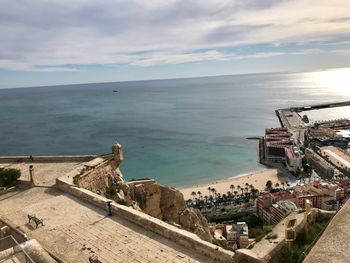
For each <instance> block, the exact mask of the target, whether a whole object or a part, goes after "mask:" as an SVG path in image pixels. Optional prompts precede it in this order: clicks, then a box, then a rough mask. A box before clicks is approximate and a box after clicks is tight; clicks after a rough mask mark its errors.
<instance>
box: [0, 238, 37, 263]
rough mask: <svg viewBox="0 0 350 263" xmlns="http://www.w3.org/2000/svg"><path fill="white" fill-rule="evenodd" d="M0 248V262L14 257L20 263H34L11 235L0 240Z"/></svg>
mask: <svg viewBox="0 0 350 263" xmlns="http://www.w3.org/2000/svg"><path fill="white" fill-rule="evenodd" d="M0 247H1V249H2V251H0V261H2V260H5V259H8V258H11V257H13V256H16V257H17V258H18V260H19V261H20V262H23V263H35V262H34V260H33V259H32V258H31V257H30V256H29V255H28V254H27V252H26V251H25V250H24V249H23V248H22V247H21V246H20V244H19V243H18V242H17V240H16V239H15V238H14V237H13V236H12V235H10V236H6V237H3V238H1V239H0Z"/></svg>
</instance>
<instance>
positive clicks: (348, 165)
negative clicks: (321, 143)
mask: <svg viewBox="0 0 350 263" xmlns="http://www.w3.org/2000/svg"><path fill="white" fill-rule="evenodd" d="M321 154H322V156H323V157H324V158H325V159H326V160H328V161H329V162H331V163H332V164H333V165H334V166H335V167H337V168H338V169H339V170H341V171H344V172H346V173H350V155H349V154H348V153H347V152H346V151H343V150H341V149H339V148H337V147H334V146H326V147H322V148H321Z"/></svg>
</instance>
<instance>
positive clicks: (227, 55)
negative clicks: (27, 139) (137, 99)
mask: <svg viewBox="0 0 350 263" xmlns="http://www.w3.org/2000/svg"><path fill="white" fill-rule="evenodd" d="M0 36H1V39H0V88H12V87H26V86H42V85H58V84H71V83H91V82H110V81H126V80H141V79H162V78H181V77H193V76H212V75H227V74H246V73H264V72H300V71H313V70H321V69H327V68H341V67H349V66H350V65H349V64H350V1H349V0H331V1H330V0H307V1H306V0H231V1H228V0H165V1H164V0H113V1H112V0H103V1H101V0H73V1H72V0H35V1H33V0H0Z"/></svg>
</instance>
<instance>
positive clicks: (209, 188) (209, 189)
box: [208, 186, 211, 195]
mask: <svg viewBox="0 0 350 263" xmlns="http://www.w3.org/2000/svg"><path fill="white" fill-rule="evenodd" d="M208 191H209V195H210V193H211V187H210V186H208Z"/></svg>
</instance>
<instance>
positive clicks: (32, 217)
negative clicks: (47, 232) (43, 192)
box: [27, 215, 44, 228]
mask: <svg viewBox="0 0 350 263" xmlns="http://www.w3.org/2000/svg"><path fill="white" fill-rule="evenodd" d="M27 216H28V219H29V222H28V223H30V221H32V220H33V221H34V223H35V225H36V228H38V226H39V225H40V224H41V225H42V226H44V222H43V220H42V219H39V218H37V217H36V216H35V215H27Z"/></svg>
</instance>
